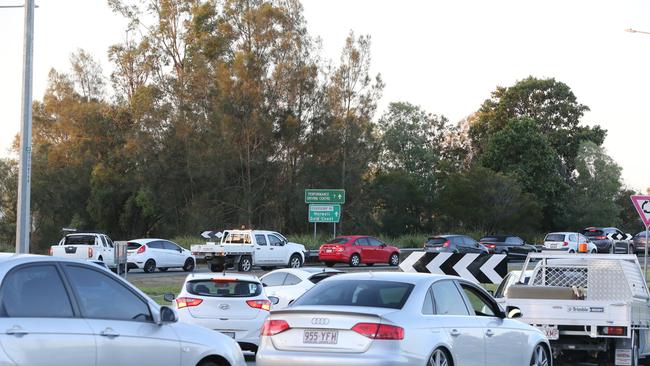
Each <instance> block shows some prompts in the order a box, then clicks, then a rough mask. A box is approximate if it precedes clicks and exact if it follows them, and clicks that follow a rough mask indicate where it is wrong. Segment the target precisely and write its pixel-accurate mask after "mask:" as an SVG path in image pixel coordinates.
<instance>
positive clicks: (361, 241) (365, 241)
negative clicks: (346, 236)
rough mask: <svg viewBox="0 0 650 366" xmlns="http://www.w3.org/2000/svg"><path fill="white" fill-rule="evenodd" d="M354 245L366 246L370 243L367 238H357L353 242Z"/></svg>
mask: <svg viewBox="0 0 650 366" xmlns="http://www.w3.org/2000/svg"><path fill="white" fill-rule="evenodd" d="M355 245H364V246H368V245H370V243H369V242H368V239H367V238H359V239H357V241H356V242H355Z"/></svg>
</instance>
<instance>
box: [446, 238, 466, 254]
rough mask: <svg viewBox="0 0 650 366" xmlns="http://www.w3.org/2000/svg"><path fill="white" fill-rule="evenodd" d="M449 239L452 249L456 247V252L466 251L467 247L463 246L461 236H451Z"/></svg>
mask: <svg viewBox="0 0 650 366" xmlns="http://www.w3.org/2000/svg"><path fill="white" fill-rule="evenodd" d="M450 240H451V244H452V247H453V249H456V251H457V252H458V253H467V247H465V242H464V241H463V238H462V237H461V236H452V237H451V238H450ZM453 249H452V250H453Z"/></svg>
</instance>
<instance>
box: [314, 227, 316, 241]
mask: <svg viewBox="0 0 650 366" xmlns="http://www.w3.org/2000/svg"><path fill="white" fill-rule="evenodd" d="M315 241H316V223H314V242H315Z"/></svg>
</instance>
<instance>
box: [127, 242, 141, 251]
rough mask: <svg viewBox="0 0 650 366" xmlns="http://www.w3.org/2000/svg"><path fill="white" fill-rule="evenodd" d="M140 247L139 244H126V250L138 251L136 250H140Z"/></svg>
mask: <svg viewBox="0 0 650 366" xmlns="http://www.w3.org/2000/svg"><path fill="white" fill-rule="evenodd" d="M141 246H142V245H140V244H138V243H126V250H133V249H138V248H140V247H141Z"/></svg>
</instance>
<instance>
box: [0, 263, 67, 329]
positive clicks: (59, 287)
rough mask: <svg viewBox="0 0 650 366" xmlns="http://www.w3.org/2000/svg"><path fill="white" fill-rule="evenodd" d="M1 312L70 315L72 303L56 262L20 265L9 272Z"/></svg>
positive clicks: (1, 296) (21, 315)
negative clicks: (52, 263)
mask: <svg viewBox="0 0 650 366" xmlns="http://www.w3.org/2000/svg"><path fill="white" fill-rule="evenodd" d="M0 304H1V305H2V306H1V309H0V316H3V317H15V318H69V317H72V316H73V312H72V305H71V303H70V298H69V297H68V293H67V292H66V290H65V287H64V286H63V281H62V280H61V277H60V276H59V272H58V271H57V269H56V267H55V266H54V265H38V266H27V267H22V268H18V269H16V270H13V271H11V272H9V274H7V275H6V276H5V278H4V280H3V281H2V289H0Z"/></svg>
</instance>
